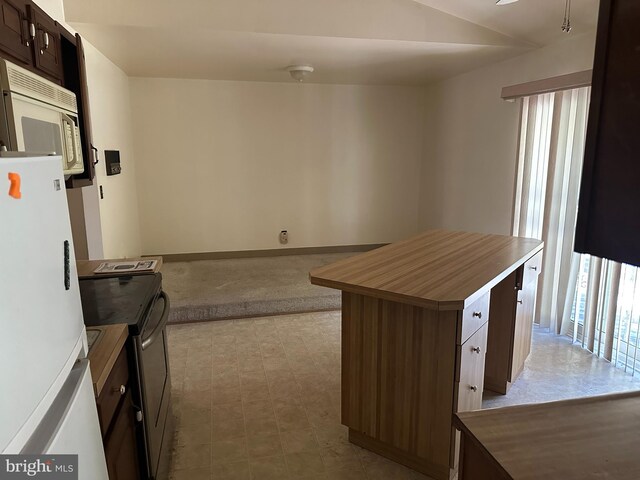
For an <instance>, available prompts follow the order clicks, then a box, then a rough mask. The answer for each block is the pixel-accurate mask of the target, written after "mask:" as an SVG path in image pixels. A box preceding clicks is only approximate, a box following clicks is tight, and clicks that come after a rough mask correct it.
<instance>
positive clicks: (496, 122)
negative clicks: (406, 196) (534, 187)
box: [420, 34, 595, 234]
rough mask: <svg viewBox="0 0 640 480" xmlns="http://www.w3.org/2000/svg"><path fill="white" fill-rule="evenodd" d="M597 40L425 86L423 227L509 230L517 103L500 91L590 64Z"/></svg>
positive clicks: (582, 39)
mask: <svg viewBox="0 0 640 480" xmlns="http://www.w3.org/2000/svg"><path fill="white" fill-rule="evenodd" d="M594 45H595V36H594V35H593V34H583V35H576V36H571V37H569V38H568V39H567V40H564V41H562V42H560V43H557V44H554V45H551V46H549V47H545V48H542V49H539V50H536V51H534V52H532V53H528V54H526V55H523V56H521V57H517V58H514V59H511V60H507V61H505V62H501V63H498V64H494V65H491V66H489V67H485V68H482V69H479V70H475V71H472V72H469V73H466V74H464V75H460V76H457V77H454V78H451V79H448V80H445V81H442V82H439V83H436V84H434V85H431V86H429V87H427V105H428V107H427V111H428V117H427V122H426V128H425V133H426V138H427V143H426V149H425V158H424V162H423V169H422V181H421V184H422V188H421V196H420V225H421V228H431V227H442V228H450V229H457V230H470V231H478V232H487V233H499V234H509V233H510V230H511V215H512V206H513V195H514V193H513V189H514V175H515V167H516V153H517V152H516V150H517V140H518V138H517V137H518V124H519V112H520V106H519V102H515V103H509V102H505V101H503V100H501V98H500V92H501V89H502V87H504V86H507V85H513V84H518V83H523V82H527V81H532V80H537V79H541V78H548V77H552V76H556V75H561V74H565V73H571V72H576V71H581V70H586V69H590V68H592V64H593V50H594Z"/></svg>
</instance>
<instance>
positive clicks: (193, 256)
mask: <svg viewBox="0 0 640 480" xmlns="http://www.w3.org/2000/svg"><path fill="white" fill-rule="evenodd" d="M385 245H388V244H387V243H373V244H367V245H335V246H329V247H298V248H274V249H268V250H238V251H227V252H202V253H163V254H160V255H155V254H154V255H144V256H145V257H149V256H153V257H160V256H161V257H162V260H163V261H164V262H192V261H194V260H224V259H227V258H257V257H281V256H286V255H313V254H321V253H347V252H368V251H369V250H374V249H376V248H379V247H383V246H385Z"/></svg>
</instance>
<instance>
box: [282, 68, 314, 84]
mask: <svg viewBox="0 0 640 480" xmlns="http://www.w3.org/2000/svg"><path fill="white" fill-rule="evenodd" d="M287 72H289V75H291V78H293V79H294V80H296V81H298V82H302V81H303V80H304V79H306V78H307V77H308V76H309V75H311V73H312V72H313V67H312V66H311V65H290V66H288V67H287Z"/></svg>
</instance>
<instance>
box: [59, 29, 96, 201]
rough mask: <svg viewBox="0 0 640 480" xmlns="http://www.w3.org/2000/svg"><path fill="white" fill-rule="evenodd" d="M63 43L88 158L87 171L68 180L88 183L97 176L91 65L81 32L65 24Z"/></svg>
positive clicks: (75, 183) (67, 83)
mask: <svg viewBox="0 0 640 480" xmlns="http://www.w3.org/2000/svg"><path fill="white" fill-rule="evenodd" d="M60 45H61V49H62V67H63V72H64V84H63V86H64V88H66V89H68V90H71V91H72V92H73V93H75V94H76V100H77V102H78V121H79V123H80V140H81V141H82V158H83V159H84V172H82V173H80V174H78V175H72V176H71V177H70V178H69V179H68V180H67V188H75V187H86V186H88V185H92V184H93V177H94V176H95V167H94V162H95V159H94V152H95V151H96V150H94V149H93V134H92V130H91V112H90V111H89V90H88V89H87V69H86V65H85V57H84V48H83V46H82V38H81V37H80V35H78V34H77V33H76V34H75V35H72V34H71V33H69V32H67V31H66V30H65V29H62V28H61V29H60Z"/></svg>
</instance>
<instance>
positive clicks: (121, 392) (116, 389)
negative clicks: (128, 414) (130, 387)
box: [113, 385, 127, 395]
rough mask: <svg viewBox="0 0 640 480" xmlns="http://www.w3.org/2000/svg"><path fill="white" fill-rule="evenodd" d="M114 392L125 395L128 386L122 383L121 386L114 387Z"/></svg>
mask: <svg viewBox="0 0 640 480" xmlns="http://www.w3.org/2000/svg"><path fill="white" fill-rule="evenodd" d="M113 392H114V393H117V392H120V395H124V394H125V393H126V392H127V387H125V386H124V385H120V386H119V387H113Z"/></svg>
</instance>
